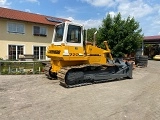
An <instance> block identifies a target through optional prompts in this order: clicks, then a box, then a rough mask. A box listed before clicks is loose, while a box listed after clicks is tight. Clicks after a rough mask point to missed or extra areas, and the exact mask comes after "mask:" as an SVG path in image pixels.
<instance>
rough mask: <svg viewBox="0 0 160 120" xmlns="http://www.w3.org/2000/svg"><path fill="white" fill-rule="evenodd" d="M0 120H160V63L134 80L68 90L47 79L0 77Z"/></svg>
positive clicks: (142, 70) (136, 71) (138, 73)
mask: <svg viewBox="0 0 160 120" xmlns="http://www.w3.org/2000/svg"><path fill="white" fill-rule="evenodd" d="M0 120H160V61H151V60H150V61H149V63H148V66H147V67H145V68H135V69H134V70H133V79H126V80H122V81H114V82H106V83H100V84H93V85H88V86H82V87H76V88H69V89H68V88H64V87H62V86H60V85H59V81H58V80H57V81H55V80H48V79H47V78H46V77H45V75H1V76H0Z"/></svg>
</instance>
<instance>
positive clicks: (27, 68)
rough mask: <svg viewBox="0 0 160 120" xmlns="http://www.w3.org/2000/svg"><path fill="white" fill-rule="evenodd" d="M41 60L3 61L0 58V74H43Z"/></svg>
mask: <svg viewBox="0 0 160 120" xmlns="http://www.w3.org/2000/svg"><path fill="white" fill-rule="evenodd" d="M44 66H45V65H44V64H43V63H42V61H3V60H0V75H18V74H43V73H44Z"/></svg>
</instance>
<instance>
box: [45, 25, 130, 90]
mask: <svg viewBox="0 0 160 120" xmlns="http://www.w3.org/2000/svg"><path fill="white" fill-rule="evenodd" d="M83 30H84V28H83V25H80V24H76V23H73V22H64V23H60V24H57V25H56V26H55V28H54V33H53V39H52V43H51V45H50V46H49V47H48V49H47V52H46V56H47V57H49V58H50V64H47V65H46V69H45V74H46V76H47V77H48V78H49V79H59V80H60V84H61V85H63V86H65V87H77V86H83V85H88V84H93V83H99V82H105V81H110V80H117V79H124V78H132V67H133V65H132V64H131V63H128V62H123V61H120V60H119V59H116V60H113V58H112V55H111V51H110V49H109V47H108V44H107V41H104V44H105V47H106V49H101V48H99V47H97V46H96V45H95V44H92V43H88V42H86V41H85V40H83Z"/></svg>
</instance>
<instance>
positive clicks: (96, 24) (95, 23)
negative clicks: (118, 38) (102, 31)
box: [66, 17, 102, 29]
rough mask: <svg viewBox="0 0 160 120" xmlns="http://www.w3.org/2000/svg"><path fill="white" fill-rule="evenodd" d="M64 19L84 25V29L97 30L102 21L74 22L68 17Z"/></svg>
mask: <svg viewBox="0 0 160 120" xmlns="http://www.w3.org/2000/svg"><path fill="white" fill-rule="evenodd" d="M66 19H68V20H71V21H72V22H75V23H79V24H82V25H84V28H85V29H89V28H98V27H99V26H100V25H101V24H102V20H100V19H97V20H93V19H88V20H75V19H74V18H73V17H68V18H66Z"/></svg>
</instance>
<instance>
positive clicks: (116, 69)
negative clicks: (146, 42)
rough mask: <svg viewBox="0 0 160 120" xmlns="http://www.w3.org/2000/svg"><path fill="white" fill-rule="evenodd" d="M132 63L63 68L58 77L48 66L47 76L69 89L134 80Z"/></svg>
mask: <svg viewBox="0 0 160 120" xmlns="http://www.w3.org/2000/svg"><path fill="white" fill-rule="evenodd" d="M132 67H133V65H132V63H128V62H120V61H118V62H116V63H114V64H105V65H99V64H88V65H87V64H85V65H77V66H67V67H62V68H61V70H60V71H59V72H58V73H57V75H55V74H52V73H51V72H48V71H50V69H51V68H50V65H49V64H47V65H46V70H45V71H46V76H47V77H48V78H49V79H59V80H60V84H61V85H63V86H64V87H67V88H72V87H79V86H84V85H89V84H94V83H101V82H107V81H113V80H121V79H124V78H129V79H131V78H132Z"/></svg>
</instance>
